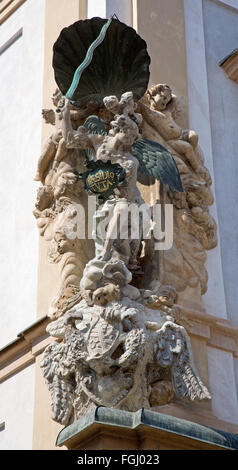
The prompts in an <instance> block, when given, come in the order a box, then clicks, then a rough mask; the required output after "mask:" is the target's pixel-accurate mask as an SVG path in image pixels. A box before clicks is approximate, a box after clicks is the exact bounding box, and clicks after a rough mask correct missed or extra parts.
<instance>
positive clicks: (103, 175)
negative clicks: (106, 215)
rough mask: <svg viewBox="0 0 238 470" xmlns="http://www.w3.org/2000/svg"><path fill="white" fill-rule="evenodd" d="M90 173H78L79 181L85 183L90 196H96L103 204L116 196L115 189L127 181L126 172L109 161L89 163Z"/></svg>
mask: <svg viewBox="0 0 238 470" xmlns="http://www.w3.org/2000/svg"><path fill="white" fill-rule="evenodd" d="M87 168H89V170H88V171H85V172H84V173H78V172H77V171H76V170H75V174H76V175H77V177H78V179H79V180H83V181H84V187H85V189H86V191H88V192H89V193H90V194H96V195H97V196H98V199H99V202H103V201H105V200H106V199H108V198H109V197H110V196H112V195H113V194H114V189H115V188H117V186H118V185H120V184H122V183H123V182H124V180H125V176H126V172H125V170H124V168H122V166H121V165H119V164H117V163H112V162H111V160H108V162H107V163H104V162H103V161H102V160H98V161H96V162H95V161H91V162H88V163H87Z"/></svg>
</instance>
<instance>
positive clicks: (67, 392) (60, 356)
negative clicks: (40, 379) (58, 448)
mask: <svg viewBox="0 0 238 470" xmlns="http://www.w3.org/2000/svg"><path fill="white" fill-rule="evenodd" d="M66 350H67V345H65V344H63V343H62V344H59V343H57V342H52V343H51V344H49V345H48V346H47V347H46V349H45V351H44V353H43V357H42V360H41V368H42V370H43V375H44V378H45V380H46V383H47V385H48V388H49V390H50V393H51V409H52V418H53V419H54V420H55V421H57V422H58V423H61V424H64V425H67V424H68V422H69V420H70V417H71V414H72V411H73V400H74V382H73V379H72V371H71V369H70V366H68V362H67V361H66V360H65V357H66V354H67V352H66Z"/></svg>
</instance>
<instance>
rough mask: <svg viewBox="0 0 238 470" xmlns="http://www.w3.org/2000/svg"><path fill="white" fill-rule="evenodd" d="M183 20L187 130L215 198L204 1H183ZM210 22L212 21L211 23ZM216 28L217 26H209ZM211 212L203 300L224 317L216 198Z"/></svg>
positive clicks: (206, 305) (214, 313) (214, 312)
mask: <svg viewBox="0 0 238 470" xmlns="http://www.w3.org/2000/svg"><path fill="white" fill-rule="evenodd" d="M184 20H185V34H186V53H187V80H188V98H189V103H188V105H189V121H190V128H192V129H195V130H196V131H197V132H198V135H199V144H200V146H201V148H202V150H203V153H204V157H205V165H206V166H207V168H208V169H209V171H210V173H211V177H212V181H213V185H212V191H213V194H214V196H215V175H214V161H213V159H214V153H213V147H212V145H213V140H212V132H211V117H210V107H209V90H208V83H207V64H206V44H205V37H204V24H203V1H202V0H193V1H192V2H191V0H184ZM211 23H212V22H211ZM210 27H211V28H216V25H215V24H213V26H212V24H211V25H210ZM209 210H210V213H211V215H212V216H213V217H214V219H215V220H216V222H217V223H218V246H217V247H216V248H214V249H212V250H210V251H207V262H206V268H207V271H208V289H207V292H206V294H205V295H204V296H203V297H202V301H203V304H204V307H205V308H206V310H207V312H208V314H212V315H217V316H219V317H222V318H226V317H227V312H226V301H225V293H224V282H223V271H222V264H221V248H220V227H219V220H218V214H217V202H216V198H215V201H214V204H213V205H212V206H211V207H210V209H209Z"/></svg>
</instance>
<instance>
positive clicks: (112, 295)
mask: <svg viewBox="0 0 238 470" xmlns="http://www.w3.org/2000/svg"><path fill="white" fill-rule="evenodd" d="M119 299H120V288H119V287H118V286H115V285H114V284H107V285H106V286H104V287H99V288H98V289H96V290H95V292H94V293H93V303H94V304H95V305H101V306H105V305H107V304H108V302H111V301H112V300H119Z"/></svg>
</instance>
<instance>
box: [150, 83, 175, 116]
mask: <svg viewBox="0 0 238 470" xmlns="http://www.w3.org/2000/svg"><path fill="white" fill-rule="evenodd" d="M146 97H147V99H148V100H149V102H150V106H151V108H152V109H154V110H157V111H163V110H164V109H165V108H166V106H167V105H168V103H170V101H171V100H172V98H173V95H172V90H171V88H170V87H169V86H168V85H165V84H159V85H155V86H152V87H151V88H149V90H147V92H146Z"/></svg>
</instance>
